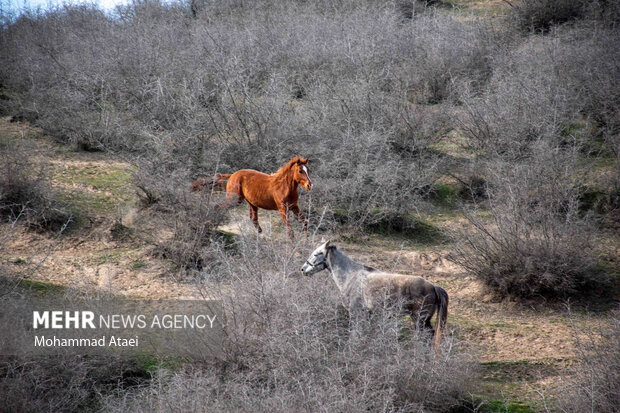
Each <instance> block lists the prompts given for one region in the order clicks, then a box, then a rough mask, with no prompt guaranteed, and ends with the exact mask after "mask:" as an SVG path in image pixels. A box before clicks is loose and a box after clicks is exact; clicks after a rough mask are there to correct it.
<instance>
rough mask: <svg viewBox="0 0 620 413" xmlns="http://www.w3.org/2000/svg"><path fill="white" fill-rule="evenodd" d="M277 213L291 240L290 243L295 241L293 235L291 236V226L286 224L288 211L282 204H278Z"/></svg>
mask: <svg viewBox="0 0 620 413" xmlns="http://www.w3.org/2000/svg"><path fill="white" fill-rule="evenodd" d="M278 211H279V212H280V216H281V217H282V221H284V225H286V230H287V231H288V236H289V237H290V238H291V241H295V235H294V234H293V230H292V229H291V224H289V222H288V209H287V208H286V206H285V205H284V204H278Z"/></svg>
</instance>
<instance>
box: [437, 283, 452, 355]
mask: <svg viewBox="0 0 620 413" xmlns="http://www.w3.org/2000/svg"><path fill="white" fill-rule="evenodd" d="M435 295H436V296H437V323H436V325H435V337H433V347H435V351H436V352H437V351H438V350H437V349H438V348H439V347H438V346H439V343H440V341H441V330H442V329H443V328H445V326H446V321H448V301H449V298H448V293H447V292H446V290H444V289H443V288H441V287H438V286H435Z"/></svg>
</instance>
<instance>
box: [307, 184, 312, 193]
mask: <svg viewBox="0 0 620 413" xmlns="http://www.w3.org/2000/svg"><path fill="white" fill-rule="evenodd" d="M306 190H307V191H312V182H308V183H307V184H306Z"/></svg>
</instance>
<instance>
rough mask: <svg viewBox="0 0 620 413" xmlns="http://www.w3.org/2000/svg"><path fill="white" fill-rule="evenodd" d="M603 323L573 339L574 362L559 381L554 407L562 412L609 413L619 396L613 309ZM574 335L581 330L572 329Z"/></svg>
mask: <svg viewBox="0 0 620 413" xmlns="http://www.w3.org/2000/svg"><path fill="white" fill-rule="evenodd" d="M607 323H608V324H607ZM605 324H607V325H606V326H599V327H598V328H597V329H596V330H593V331H586V333H587V336H586V337H585V338H582V339H580V340H578V341H577V359H578V361H579V362H578V363H577V364H576V365H574V366H572V367H571V368H570V369H569V371H568V374H567V376H566V377H565V378H564V380H563V382H562V388H561V394H562V397H560V398H558V400H557V403H558V406H557V407H558V408H559V410H560V411H562V412H601V413H612V412H616V411H617V410H618V403H619V402H620V400H619V397H620V396H619V395H620V364H619V360H620V314H619V313H618V311H617V310H616V311H615V312H614V313H613V315H612V316H611V317H610V318H609V319H608V320H605ZM575 333H576V335H578V334H580V333H584V331H579V330H578V329H576V331H575Z"/></svg>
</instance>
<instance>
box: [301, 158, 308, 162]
mask: <svg viewBox="0 0 620 413" xmlns="http://www.w3.org/2000/svg"><path fill="white" fill-rule="evenodd" d="M300 163H308V158H305V159H304V158H301V162H300Z"/></svg>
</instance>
